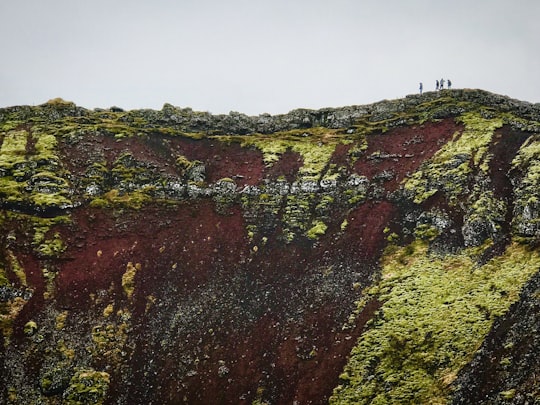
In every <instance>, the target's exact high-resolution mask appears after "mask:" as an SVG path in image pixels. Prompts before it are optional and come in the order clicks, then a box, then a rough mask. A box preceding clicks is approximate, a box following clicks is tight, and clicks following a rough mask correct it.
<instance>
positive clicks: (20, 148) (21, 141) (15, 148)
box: [0, 131, 28, 169]
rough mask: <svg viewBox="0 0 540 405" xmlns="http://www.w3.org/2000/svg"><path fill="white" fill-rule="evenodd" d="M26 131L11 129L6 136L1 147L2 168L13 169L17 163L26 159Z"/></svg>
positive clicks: (0, 159)
mask: <svg viewBox="0 0 540 405" xmlns="http://www.w3.org/2000/svg"><path fill="white" fill-rule="evenodd" d="M27 142H28V134H27V132H26V131H10V132H8V133H7V134H6V135H5V136H4V142H3V143H2V147H1V148H0V168H3V169H11V168H12V167H13V166H14V165H15V164H16V163H22V162H25V161H26V144H27Z"/></svg>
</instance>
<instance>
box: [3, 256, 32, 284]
mask: <svg viewBox="0 0 540 405" xmlns="http://www.w3.org/2000/svg"><path fill="white" fill-rule="evenodd" d="M7 261H8V263H9V266H10V268H11V271H12V272H13V274H15V275H16V276H17V279H18V280H19V282H20V284H21V285H22V286H25V287H27V286H28V283H27V281H26V273H25V271H24V268H23V266H22V265H21V263H20V262H19V260H18V259H17V256H15V254H14V253H13V252H12V251H11V250H8V251H7Z"/></svg>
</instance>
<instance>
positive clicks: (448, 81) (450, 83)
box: [446, 79, 452, 88]
mask: <svg viewBox="0 0 540 405" xmlns="http://www.w3.org/2000/svg"><path fill="white" fill-rule="evenodd" d="M446 84H447V86H448V88H451V87H452V82H451V81H450V79H448V80H447V81H446Z"/></svg>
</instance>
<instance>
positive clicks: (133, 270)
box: [122, 262, 141, 299]
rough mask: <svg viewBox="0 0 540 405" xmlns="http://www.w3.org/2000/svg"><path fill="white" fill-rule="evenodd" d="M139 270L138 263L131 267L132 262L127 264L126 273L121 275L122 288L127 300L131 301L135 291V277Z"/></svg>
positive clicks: (139, 265)
mask: <svg viewBox="0 0 540 405" xmlns="http://www.w3.org/2000/svg"><path fill="white" fill-rule="evenodd" d="M140 269H141V264H140V263H136V264H135V265H133V263H132V262H129V263H128V264H127V266H126V271H125V272H124V274H123V275H122V288H123V289H124V292H125V293H126V296H127V298H128V299H131V297H132V296H133V292H134V291H135V276H136V275H137V271H139V270H140Z"/></svg>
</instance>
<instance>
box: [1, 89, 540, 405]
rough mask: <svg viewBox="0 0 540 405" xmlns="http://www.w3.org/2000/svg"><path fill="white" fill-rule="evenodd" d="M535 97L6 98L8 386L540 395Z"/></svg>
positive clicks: (220, 393) (300, 400)
mask: <svg viewBox="0 0 540 405" xmlns="http://www.w3.org/2000/svg"><path fill="white" fill-rule="evenodd" d="M539 186H540V105H538V104H530V103H526V102H522V101H518V100H513V99H509V98H507V97H504V96H499V95H496V94H492V93H488V92H485V91H482V90H443V91H440V92H430V93H425V94H423V95H422V96H420V95H413V96H408V97H406V98H404V99H399V100H391V101H381V102H378V103H375V104H371V105H364V106H350V107H343V108H327V109H322V110H316V111H314V110H305V109H299V110H294V111H291V112H290V113H288V114H284V115H276V116H270V115H260V116H257V117H249V116H246V115H243V114H241V113H236V112H231V113H230V114H228V115H211V114H209V113H203V112H196V111H192V110H191V109H189V108H178V107H174V106H172V105H169V104H166V105H164V106H163V108H162V110H160V111H154V110H132V111H123V110H122V109H120V108H117V107H114V108H110V109H106V110H101V109H100V110H87V109H84V108H81V107H77V106H76V105H74V104H73V103H69V102H65V101H63V100H61V99H55V100H51V101H49V102H48V103H46V104H43V105H40V106H36V107H30V106H18V107H10V108H4V109H0V228H1V232H0V331H1V344H0V367H1V368H2V372H1V373H0V403H7V404H38V403H39V404H130V405H131V404H179V403H189V404H291V403H297V404H323V403H331V404H370V403H373V404H397V403H403V404H409V403H425V404H445V403H452V404H472V403H474V404H536V403H540V359H539V357H538V355H537V353H539V352H540V332H539V331H538V327H539V325H540V272H539V270H540V243H539V242H540V202H539V201H540V187H539Z"/></svg>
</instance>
